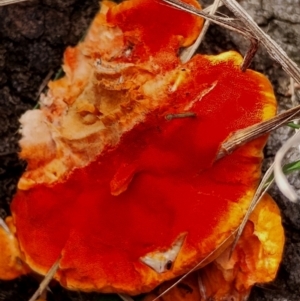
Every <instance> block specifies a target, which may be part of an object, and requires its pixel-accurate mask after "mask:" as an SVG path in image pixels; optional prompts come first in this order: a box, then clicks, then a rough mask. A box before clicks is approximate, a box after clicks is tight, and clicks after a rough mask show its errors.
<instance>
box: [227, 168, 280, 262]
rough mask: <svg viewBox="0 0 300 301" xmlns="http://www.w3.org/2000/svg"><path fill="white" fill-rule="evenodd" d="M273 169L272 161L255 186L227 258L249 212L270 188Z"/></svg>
mask: <svg viewBox="0 0 300 301" xmlns="http://www.w3.org/2000/svg"><path fill="white" fill-rule="evenodd" d="M273 170H274V163H273V164H272V165H271V166H270V167H269V168H268V170H267V171H266V173H265V175H264V177H263V178H262V180H261V182H260V184H259V186H258V187H257V189H256V191H255V194H254V197H253V198H252V200H251V203H250V205H249V208H248V209H247V212H246V214H245V216H244V218H243V220H242V223H241V224H240V226H239V228H238V231H237V234H236V237H235V239H234V242H233V244H232V246H231V249H230V254H229V258H230V257H231V256H232V253H233V251H234V249H235V247H236V245H237V243H238V241H239V239H240V237H241V235H242V233H243V231H244V228H245V226H246V224H247V221H248V219H249V217H250V215H251V213H252V212H253V210H254V209H255V207H256V206H257V204H258V203H259V202H260V200H261V198H262V197H263V196H264V194H265V193H266V192H267V191H268V189H269V188H270V186H271V185H272V184H273V182H274V178H273V179H271V180H270V177H271V176H272V174H273Z"/></svg>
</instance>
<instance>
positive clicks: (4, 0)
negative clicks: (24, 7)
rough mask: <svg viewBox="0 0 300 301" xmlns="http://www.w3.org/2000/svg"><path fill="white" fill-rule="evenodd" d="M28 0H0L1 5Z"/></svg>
mask: <svg viewBox="0 0 300 301" xmlns="http://www.w3.org/2000/svg"><path fill="white" fill-rule="evenodd" d="M25 1H28V0H0V6H4V5H10V4H15V3H19V2H25Z"/></svg>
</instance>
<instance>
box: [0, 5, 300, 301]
mask: <svg viewBox="0 0 300 301" xmlns="http://www.w3.org/2000/svg"><path fill="white" fill-rule="evenodd" d="M205 2H209V1H205ZM242 3H243V5H244V6H245V7H246V8H247V11H248V12H249V13H250V14H252V16H253V18H254V19H255V21H256V22H257V23H258V24H259V25H260V26H262V27H263V28H264V29H265V30H266V31H268V33H269V34H270V35H271V36H272V37H273V38H274V39H275V40H276V41H277V42H278V43H279V44H281V45H282V46H283V47H284V48H285V50H286V51H287V52H288V54H289V55H290V56H291V58H292V59H294V60H295V61H296V62H298V63H299V62H300V54H299V46H300V1H299V0H281V1H279V0H264V1H261V0H252V1H246V0H244V1H242ZM98 8H99V4H98V1H97V0H86V1H82V0H32V1H29V2H24V3H21V4H17V5H11V6H5V7H0V114H1V115H0V116H1V117H0V216H1V217H2V218H4V217H5V216H7V215H9V213H10V211H9V204H10V201H11V199H12V196H13V194H14V192H15V189H16V183H17V181H18V178H19V177H20V175H21V173H22V171H23V170H24V167H25V162H21V161H20V160H19V159H18V156H17V150H18V139H19V134H18V128H19V123H18V119H19V117H20V115H21V114H22V113H23V112H25V111H26V110H28V109H31V108H33V107H34V106H35V105H36V101H37V97H38V93H39V92H38V91H39V88H40V86H41V84H42V83H43V81H44V79H45V78H46V76H47V75H48V73H49V72H50V71H51V70H52V71H53V72H55V71H57V70H59V68H60V64H61V62H62V55H63V51H64V49H65V48H66V46H68V45H74V44H76V43H77V42H78V41H79V40H80V37H81V36H82V35H83V33H84V32H85V31H86V29H87V27H88V24H89V23H90V20H91V19H92V17H93V16H94V14H95V13H96V12H97V10H98ZM224 12H226V10H224ZM246 47H247V42H245V41H244V39H243V38H241V37H239V36H237V35H235V34H233V33H229V32H227V31H225V30H223V29H221V28H219V27H217V26H212V27H211V28H210V30H209V32H208V34H207V36H206V40H205V42H204V44H203V45H202V46H201V49H200V51H201V52H202V53H220V52H222V51H224V50H229V49H235V50H238V51H241V52H242V53H244V52H245V50H246ZM251 67H252V68H253V69H256V70H258V71H261V72H262V73H264V74H266V75H267V76H268V77H269V78H270V80H271V81H272V83H273V85H274V89H275V92H276V95H277V97H278V100H279V103H280V108H281V109H286V108H287V107H289V106H291V104H290V100H289V97H287V96H286V95H287V91H288V84H289V78H288V77H287V76H286V75H285V73H284V72H283V71H282V70H281V68H280V66H278V65H277V64H276V63H274V61H272V60H271V59H270V58H269V56H268V55H267V53H266V52H265V51H264V50H263V49H260V51H259V53H258V54H257V56H256V58H255V61H254V62H253V63H252V66H251ZM290 134H291V130H289V129H280V130H279V131H277V132H276V133H274V134H273V135H272V137H271V139H270V142H269V144H268V146H267V148H266V151H265V155H266V160H265V161H266V162H265V168H266V167H267V165H268V164H270V162H271V160H272V158H273V156H274V154H275V152H276V150H278V148H279V147H280V145H281V143H282V141H283V140H285V139H286V138H287V137H288V135H290ZM293 156H294V157H295V155H293ZM291 181H292V182H293V183H294V185H295V187H297V188H300V184H299V181H298V180H297V177H296V176H294V177H292V178H291ZM271 194H272V195H273V197H274V198H275V199H276V200H277V202H278V204H279V206H280V208H281V210H282V214H283V224H284V227H285V231H286V237H287V242H286V247H285V255H284V258H283V262H282V265H281V268H280V270H279V273H278V277H277V279H276V280H275V281H274V283H272V284H267V285H261V286H259V285H257V287H256V288H255V289H254V290H253V292H252V295H251V297H250V300H252V301H253V300H257V301H271V300H272V301H284V300H285V301H287V300H288V301H299V299H300V298H299V295H300V232H299V230H300V215H299V212H300V205H298V204H291V203H289V202H288V201H287V200H286V199H284V198H283V197H282V196H281V194H280V193H279V192H278V191H277V189H276V188H273V189H272V191H271ZM41 252H42V250H41ZM0 256H1V253H0ZM37 286H38V282H37V280H35V279H34V278H30V277H24V278H22V279H18V280H16V281H9V282H7V281H0V301H4V300H5V301H19V300H20V301H21V300H22V301H24V300H28V299H29V297H30V296H31V295H32V294H33V292H34V291H35V289H36V288H37ZM48 298H49V300H50V301H51V300H57V301H59V300H63V301H69V300H76V301H79V300H82V301H87V300H91V301H96V300H98V301H99V300H104V299H103V298H104V297H103V296H101V295H99V294H83V293H79V292H78V293H77V292H69V291H66V290H64V289H62V288H61V287H60V286H58V285H53V286H51V293H48ZM108 299H109V300H118V299H117V297H114V296H109V298H107V297H106V298H105V300H108Z"/></svg>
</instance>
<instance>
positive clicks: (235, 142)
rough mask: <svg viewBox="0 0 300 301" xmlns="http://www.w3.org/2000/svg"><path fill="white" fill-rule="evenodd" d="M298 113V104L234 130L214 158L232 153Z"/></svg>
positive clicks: (299, 110)
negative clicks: (268, 117)
mask: <svg viewBox="0 0 300 301" xmlns="http://www.w3.org/2000/svg"><path fill="white" fill-rule="evenodd" d="M299 113H300V105H299V106H297V107H295V108H292V109H290V110H288V111H285V112H283V113H281V114H278V115H276V116H275V117H273V118H271V119H269V120H267V121H263V122H261V123H257V124H254V125H251V126H249V127H247V128H245V129H242V130H238V131H236V132H234V133H233V134H232V135H231V136H230V137H229V138H228V139H227V140H226V141H225V142H223V143H222V145H221V148H220V151H219V153H218V155H217V158H216V159H217V160H218V159H220V158H222V157H224V156H226V155H228V154H230V153H232V152H233V151H234V150H235V149H237V148H239V147H240V146H241V145H243V144H245V143H247V142H249V141H251V140H253V139H255V138H258V137H260V136H262V135H264V134H266V133H269V132H271V131H273V130H275V129H277V128H279V127H280V126H282V125H283V124H285V123H287V122H289V121H290V120H292V119H294V118H295V116H296V115H297V114H299Z"/></svg>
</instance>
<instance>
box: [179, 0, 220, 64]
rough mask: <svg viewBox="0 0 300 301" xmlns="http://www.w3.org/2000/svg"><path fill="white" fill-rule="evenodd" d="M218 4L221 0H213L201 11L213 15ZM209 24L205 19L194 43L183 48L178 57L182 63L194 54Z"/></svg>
mask: <svg viewBox="0 0 300 301" xmlns="http://www.w3.org/2000/svg"><path fill="white" fill-rule="evenodd" d="M220 6H222V3H221V0H215V1H214V3H213V4H212V5H210V6H209V7H207V8H206V9H204V10H203V11H204V12H207V13H208V14H209V15H214V14H215V12H216V11H217V9H218V8H219V7H220ZM209 25H210V21H208V20H206V21H205V23H204V25H203V28H202V30H201V32H200V34H199V36H198V38H197V40H196V41H195V42H194V44H193V45H191V46H190V47H187V48H185V49H184V50H183V51H182V52H181V54H180V59H181V62H182V63H186V62H188V61H189V60H190V59H191V58H192V56H193V55H194V54H195V52H196V51H197V49H198V47H199V46H200V44H201V42H202V40H203V39H204V36H205V34H206V32H207V30H208V28H209Z"/></svg>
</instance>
